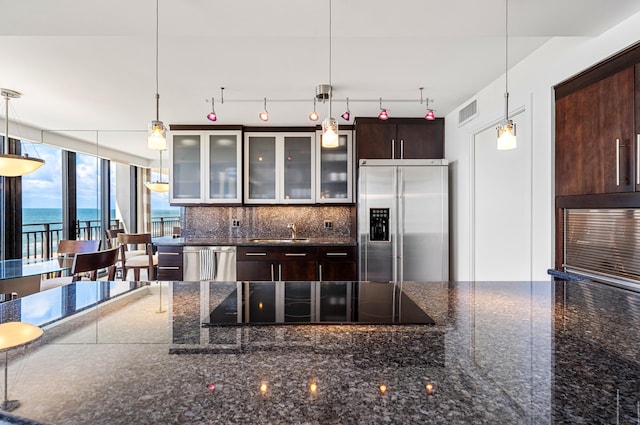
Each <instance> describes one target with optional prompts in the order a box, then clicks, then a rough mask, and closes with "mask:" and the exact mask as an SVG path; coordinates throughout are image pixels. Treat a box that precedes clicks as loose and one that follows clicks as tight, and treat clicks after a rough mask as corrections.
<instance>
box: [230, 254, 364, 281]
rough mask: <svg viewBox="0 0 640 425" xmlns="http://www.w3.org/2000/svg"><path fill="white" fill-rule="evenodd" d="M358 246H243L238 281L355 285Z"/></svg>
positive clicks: (238, 263)
mask: <svg viewBox="0 0 640 425" xmlns="http://www.w3.org/2000/svg"><path fill="white" fill-rule="evenodd" d="M357 255H358V254H357V248H356V247H355V246H336V245H331V246H318V247H315V246H239V247H238V262H237V278H238V280H249V281H252V280H267V281H289V282H290V281H352V280H357V279H358V260H357Z"/></svg>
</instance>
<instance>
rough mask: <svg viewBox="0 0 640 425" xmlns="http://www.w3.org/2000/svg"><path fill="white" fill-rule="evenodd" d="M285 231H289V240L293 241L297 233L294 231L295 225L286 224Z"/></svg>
mask: <svg viewBox="0 0 640 425" xmlns="http://www.w3.org/2000/svg"><path fill="white" fill-rule="evenodd" d="M287 229H291V239H295V238H296V236H297V234H298V231H297V230H296V225H295V224H294V223H289V224H287Z"/></svg>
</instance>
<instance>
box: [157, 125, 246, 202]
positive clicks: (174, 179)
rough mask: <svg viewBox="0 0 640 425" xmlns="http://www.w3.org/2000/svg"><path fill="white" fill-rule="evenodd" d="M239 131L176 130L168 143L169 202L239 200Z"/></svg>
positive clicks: (240, 198)
mask: <svg viewBox="0 0 640 425" xmlns="http://www.w3.org/2000/svg"><path fill="white" fill-rule="evenodd" d="M241 140H242V132H241V131H223V130H220V131H206V132H202V131H176V132H175V133H173V134H172V137H171V143H169V156H170V160H171V167H170V171H169V183H170V185H169V186H170V193H169V195H170V202H171V203H172V204H202V203H210V204H216V203H217V204H238V203H241V202H242V196H241V194H242V191H241V190H242V186H241V181H240V179H239V176H240V175H241V164H242V161H241V158H242V156H241V154H242V145H241Z"/></svg>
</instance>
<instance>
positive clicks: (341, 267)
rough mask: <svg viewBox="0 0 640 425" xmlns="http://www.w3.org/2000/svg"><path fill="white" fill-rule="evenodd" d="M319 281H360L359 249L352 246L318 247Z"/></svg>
mask: <svg viewBox="0 0 640 425" xmlns="http://www.w3.org/2000/svg"><path fill="white" fill-rule="evenodd" d="M318 280H320V281H353V280H358V263H357V249H356V247H351V246H345V247H340V246H326V247H318Z"/></svg>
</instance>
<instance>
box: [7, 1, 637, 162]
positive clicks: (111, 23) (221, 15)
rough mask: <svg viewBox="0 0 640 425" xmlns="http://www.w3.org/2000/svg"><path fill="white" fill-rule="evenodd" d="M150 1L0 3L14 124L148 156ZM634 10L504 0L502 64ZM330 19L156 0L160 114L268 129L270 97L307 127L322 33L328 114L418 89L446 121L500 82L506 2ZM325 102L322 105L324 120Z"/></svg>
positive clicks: (430, 5)
mask: <svg viewBox="0 0 640 425" xmlns="http://www.w3.org/2000/svg"><path fill="white" fill-rule="evenodd" d="M613 4H615V6H613ZM155 6H156V3H155V0H137V1H130V0H112V1H109V2H89V1H86V0H29V1H15V0H0V10H2V11H3V13H2V15H3V18H4V19H3V23H2V25H0V57H1V58H2V59H3V70H2V72H1V73H0V87H4V88H10V89H13V90H17V91H20V92H22V94H23V96H22V97H21V98H20V99H16V100H14V101H12V102H11V109H10V118H11V119H12V120H13V119H14V118H16V117H17V119H18V121H19V122H22V123H25V124H29V125H33V126H36V127H38V128H43V129H47V130H88V131H83V132H73V135H74V136H76V137H86V138H87V139H88V140H95V139H96V136H95V134H96V132H95V130H99V132H98V134H99V140H101V141H103V142H102V143H108V144H109V145H110V147H112V148H113V149H118V150H123V151H125V152H128V153H131V154H134V155H139V156H142V157H147V158H156V157H157V153H156V152H152V151H149V150H148V149H147V148H146V135H145V133H144V131H145V130H146V126H147V124H148V122H149V121H150V120H152V119H154V117H155V92H156V88H155V84H156V82H155V25H156V21H155ZM639 11H640V2H638V1H637V0H616V2H615V3H611V2H603V1H602V0H537V1H531V0H511V1H510V3H509V16H510V20H509V65H510V66H513V65H514V64H515V63H517V62H519V61H520V60H521V59H522V58H524V57H525V56H527V55H529V54H530V53H531V52H532V51H534V50H535V49H537V48H538V47H540V46H541V45H542V44H543V43H545V42H546V41H547V40H549V39H550V38H551V37H558V36H562V37H593V36H597V35H599V34H601V33H602V32H604V31H606V30H607V29H609V28H611V27H612V26H614V25H616V24H617V23H619V22H621V21H622V20H624V19H625V18H627V17H628V16H631V15H632V14H634V13H636V12H639ZM578 15H579V16H580V18H579V19H578V18H577V16H578ZM331 17H332V18H331V25H329V0H320V1H313V2H312V1H304V0H273V1H270V2H265V1H256V0H242V1H238V0H218V1H212V0H180V1H178V0H172V1H170V0H159V93H160V95H161V98H160V119H161V120H162V121H164V122H165V123H166V124H209V123H210V122H209V121H207V119H206V118H205V116H206V114H207V113H208V112H209V111H210V108H211V104H210V103H208V102H207V100H209V99H211V97H214V98H215V100H216V112H217V114H218V116H219V119H218V121H217V124H245V125H265V124H264V123H262V122H261V121H260V120H259V119H258V113H259V112H260V111H261V110H262V109H263V98H265V97H266V98H267V109H268V110H269V113H270V116H271V118H270V120H269V122H268V123H267V124H266V125H269V126H280V125H298V126H306V125H310V124H312V123H311V122H310V121H309V120H308V119H307V115H308V114H309V112H310V111H311V110H312V107H313V96H314V90H315V87H316V86H317V85H318V84H323V83H328V81H329V70H330V67H329V58H330V55H329V45H330V42H329V40H330V38H329V28H331V46H332V49H331V82H332V84H333V86H334V102H333V109H334V112H333V116H335V117H337V116H338V115H339V114H340V113H341V112H342V111H343V110H344V109H345V101H344V100H345V98H346V97H349V98H350V99H351V102H350V109H351V112H352V116H375V115H377V113H378V110H379V99H380V98H382V104H383V107H385V108H387V109H388V111H389V114H390V116H415V117H419V116H423V115H424V112H425V109H426V108H425V105H424V104H423V105H421V104H420V90H419V87H424V97H425V98H429V99H432V100H433V102H432V103H431V106H432V107H433V108H434V109H435V110H436V116H438V117H441V116H445V115H446V114H447V113H449V112H451V111H452V110H453V109H454V108H456V107H458V106H460V105H461V103H462V102H464V101H465V100H466V99H468V98H469V97H471V96H473V95H474V94H475V93H476V92H477V91H478V90H480V89H481V88H483V87H485V86H486V85H488V84H489V83H490V82H492V81H493V80H495V79H496V78H498V77H500V76H501V75H502V74H503V73H504V69H505V2H504V0H476V1H469V0H447V1H435V0H405V1H398V2H390V1H388V0H386V1H382V0H333V3H332V13H331ZM222 86H223V87H225V90H224V104H222V103H221V102H220V100H221V99H220V87H222ZM358 100H360V101H358ZM397 100H404V101H402V102H398V101H397ZM327 109H328V104H319V105H318V107H317V110H318V112H319V113H320V120H322V119H323V118H324V117H326V114H327ZM14 111H15V114H16V117H14V116H13V115H12V114H13V113H14ZM3 115H4V108H3ZM17 135H18V136H20V135H19V134H17ZM105 140H108V142H104V141H105Z"/></svg>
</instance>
